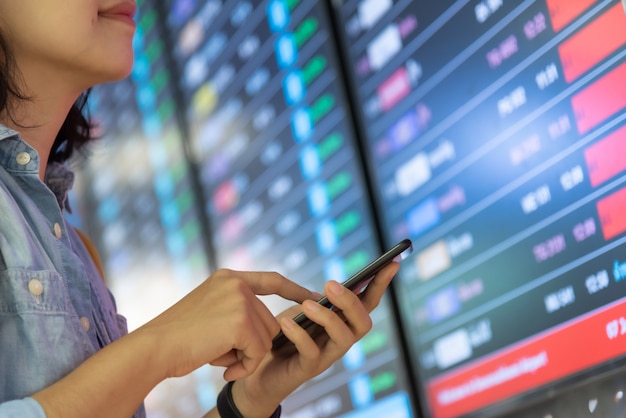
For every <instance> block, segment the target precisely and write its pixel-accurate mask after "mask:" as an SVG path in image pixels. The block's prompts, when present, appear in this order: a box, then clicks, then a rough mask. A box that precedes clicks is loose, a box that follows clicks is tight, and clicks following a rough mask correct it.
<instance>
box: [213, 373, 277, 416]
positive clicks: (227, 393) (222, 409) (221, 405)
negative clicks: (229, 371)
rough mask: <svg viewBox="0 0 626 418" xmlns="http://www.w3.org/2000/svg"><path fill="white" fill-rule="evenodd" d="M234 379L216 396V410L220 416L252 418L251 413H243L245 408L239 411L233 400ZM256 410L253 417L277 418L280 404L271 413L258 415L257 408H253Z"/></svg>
mask: <svg viewBox="0 0 626 418" xmlns="http://www.w3.org/2000/svg"><path fill="white" fill-rule="evenodd" d="M234 383H235V382H234V381H231V382H228V383H227V384H226V385H225V386H224V387H223V388H222V391H221V392H220V393H219V395H218V397H217V410H218V412H219V414H220V417H221V418H252V415H251V414H245V413H244V412H245V410H243V412H242V411H240V410H239V408H238V407H237V405H236V404H235V400H234V397H233V386H234ZM255 409H256V411H255V413H254V415H255V417H256V416H259V417H260V418H266V417H269V418H279V417H280V412H281V406H280V405H278V407H277V408H276V409H275V410H274V412H273V413H271V415H259V413H260V411H259V409H258V408H255Z"/></svg>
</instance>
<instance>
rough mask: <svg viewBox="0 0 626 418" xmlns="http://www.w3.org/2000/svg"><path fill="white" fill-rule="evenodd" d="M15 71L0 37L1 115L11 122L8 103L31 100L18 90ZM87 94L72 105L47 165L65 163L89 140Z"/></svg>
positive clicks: (90, 128)
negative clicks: (55, 162) (49, 163)
mask: <svg viewBox="0 0 626 418" xmlns="http://www.w3.org/2000/svg"><path fill="white" fill-rule="evenodd" d="M18 75H19V74H18V70H17V66H16V64H15V60H14V59H13V55H12V54H11V50H10V48H9V45H8V43H7V42H6V40H5V38H4V37H3V36H2V33H0V114H2V113H4V114H5V115H6V116H7V117H9V118H11V108H10V106H11V104H10V102H9V99H15V100H31V98H30V97H28V96H26V95H24V94H23V93H22V92H21V91H20V89H19V87H18V86H17V77H18ZM89 93H90V90H87V91H85V92H84V93H83V94H81V95H80V96H79V97H78V99H77V100H76V102H74V104H73V105H72V108H71V109H70V111H69V113H68V114H67V117H66V118H65V121H64V122H63V125H62V126H61V129H60V130H59V132H58V133H57V136H56V138H55V140H54V144H53V145H52V149H51V151H50V156H49V157H48V162H52V161H57V162H65V161H67V160H68V159H69V158H70V157H71V156H72V155H73V154H74V152H76V151H79V150H81V149H82V148H83V147H84V146H85V145H86V144H87V143H88V142H90V141H91V140H92V139H93V137H92V135H91V134H92V127H93V126H92V124H91V122H90V121H89V113H88V108H87V107H86V105H87V99H88V98H89Z"/></svg>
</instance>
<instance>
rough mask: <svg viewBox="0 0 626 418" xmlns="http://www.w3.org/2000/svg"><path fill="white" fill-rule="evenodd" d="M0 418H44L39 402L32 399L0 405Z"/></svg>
mask: <svg viewBox="0 0 626 418" xmlns="http://www.w3.org/2000/svg"><path fill="white" fill-rule="evenodd" d="M0 418H46V413H45V412H44V411H43V408H42V407H41V405H39V402H37V401H36V400H34V399H33V398H24V399H19V400H15V401H8V402H4V403H0Z"/></svg>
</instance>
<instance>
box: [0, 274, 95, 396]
mask: <svg viewBox="0 0 626 418" xmlns="http://www.w3.org/2000/svg"><path fill="white" fill-rule="evenodd" d="M0 347H2V350H0V370H2V373H3V376H4V378H3V379H0V397H2V398H4V399H0V401H2V400H8V399H15V398H19V397H23V396H28V395H30V394H32V393H33V392H36V391H37V390H40V389H42V388H44V387H46V386H48V385H50V384H52V383H54V382H56V381H57V380H59V379H61V378H62V377H64V376H65V375H67V374H68V373H69V372H70V371H72V370H73V369H74V368H76V366H78V365H79V364H80V363H82V362H83V361H84V360H85V359H86V358H87V357H88V356H89V355H90V354H91V350H92V349H91V347H90V345H89V341H88V339H87V336H86V334H85V333H84V331H83V330H82V327H81V325H80V320H79V319H78V317H77V315H76V313H75V312H74V310H73V308H72V307H71V304H70V302H69V293H68V289H67V286H66V284H65V281H64V280H63V279H62V277H61V276H60V275H59V274H58V273H57V272H55V271H48V270H39V271H30V270H18V269H12V270H5V271H0Z"/></svg>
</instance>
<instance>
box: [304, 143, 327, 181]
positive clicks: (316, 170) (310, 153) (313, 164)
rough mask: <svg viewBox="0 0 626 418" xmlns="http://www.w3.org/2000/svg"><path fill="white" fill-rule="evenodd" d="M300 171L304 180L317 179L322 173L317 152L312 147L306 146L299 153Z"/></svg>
mask: <svg viewBox="0 0 626 418" xmlns="http://www.w3.org/2000/svg"><path fill="white" fill-rule="evenodd" d="M300 170H301V171H302V177H303V178H304V179H305V180H311V179H312V178H315V177H317V176H318V175H319V174H320V172H321V171H322V162H321V161H320V156H319V152H318V151H317V148H316V147H315V146H314V145H309V146H306V147H304V148H303V149H302V151H300Z"/></svg>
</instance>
